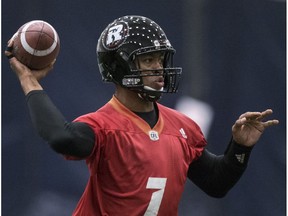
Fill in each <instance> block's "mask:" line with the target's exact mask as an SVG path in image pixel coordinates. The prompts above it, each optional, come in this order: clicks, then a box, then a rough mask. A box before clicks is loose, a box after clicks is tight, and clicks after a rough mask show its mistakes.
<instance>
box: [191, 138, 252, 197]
mask: <svg viewBox="0 0 288 216" xmlns="http://www.w3.org/2000/svg"><path fill="white" fill-rule="evenodd" d="M251 151H252V147H245V146H242V145H239V144H237V143H236V142H235V141H233V140H231V142H230V144H229V146H228V148H227V150H226V151H225V154H224V155H221V156H216V155H214V154H212V153H210V152H209V151H208V150H207V149H206V150H204V151H203V154H202V155H201V157H200V158H199V159H198V160H197V161H195V162H193V163H192V164H191V165H190V166H189V170H188V178H189V179H190V180H191V181H193V182H194V183H195V184H196V185H197V186H198V187H199V188H201V189H202V190H203V191H204V192H205V193H207V194H208V195H210V196H213V197H224V196H225V195H226V194H227V192H228V191H229V190H230V189H231V188H232V187H233V186H234V185H235V184H236V183H237V181H238V180H239V179H240V177H241V176H242V174H243V173H244V171H245V169H246V167H247V165H248V160H249V157H250V153H251Z"/></svg>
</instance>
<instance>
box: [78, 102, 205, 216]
mask: <svg viewBox="0 0 288 216" xmlns="http://www.w3.org/2000/svg"><path fill="white" fill-rule="evenodd" d="M157 106H158V109H159V120H158V122H157V124H156V125H155V127H154V128H153V129H151V128H150V127H149V125H148V124H147V123H146V122H145V121H144V120H142V119H141V118H140V117H138V116H137V115H136V114H134V113H133V112H131V111H129V110H128V109H127V108H126V107H124V106H123V105H122V104H121V103H120V102H119V101H118V100H117V99H116V98H115V97H113V98H112V99H111V100H110V101H109V103H107V104H106V105H105V106H103V107H102V108H101V109H99V110H98V111H96V112H94V113H89V114H87V115H84V116H81V117H79V118H78V119H76V121H81V122H85V123H87V124H88V125H90V126H91V128H93V130H94V131H95V134H96V145H95V148H94V150H93V153H92V154H91V155H90V156H89V157H88V158H87V160H86V162H87V165H88V168H89V171H90V178H89V181H88V183H87V186H86V189H85V191H84V194H83V195H82V197H81V199H80V201H79V203H78V205H77V207H76V209H75V211H74V214H73V215H74V216H96V215H97V216H99V215H110V216H111V215H112V216H114V215H116V216H118V215H121V216H125V215H127V216H128V215H129V216H131V215H133V216H134V215H144V214H145V212H146V214H145V215H156V214H157V213H158V215H163V216H169V215H173V216H175V215H177V211H178V204H179V201H180V198H181V194H182V191H183V188H184V184H185V181H186V176H187V170H188V166H189V164H190V163H191V162H192V161H193V160H195V159H197V158H198V157H199V156H200V155H201V153H202V151H203V148H204V147H205V145H206V140H205V139H204V137H203V135H202V132H201V131H200V129H199V127H198V126H197V125H196V124H195V123H194V122H193V121H192V120H191V119H189V118H188V117H186V116H184V115H182V114H180V113H179V112H177V111H175V110H172V109H169V108H167V107H164V106H162V105H160V104H157ZM149 131H153V132H152V135H149ZM153 139H154V140H153ZM155 139H156V140H155ZM147 183H148V184H147ZM152 197H153V198H152ZM148 206H149V207H148ZM148 211H150V212H149V213H148Z"/></svg>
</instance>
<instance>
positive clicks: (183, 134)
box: [179, 128, 187, 139]
mask: <svg viewBox="0 0 288 216" xmlns="http://www.w3.org/2000/svg"><path fill="white" fill-rule="evenodd" d="M179 131H180V133H181V135H182V136H183V138H185V139H187V135H186V133H185V131H184V129H183V128H181V129H180V130H179Z"/></svg>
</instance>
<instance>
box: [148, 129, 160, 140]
mask: <svg viewBox="0 0 288 216" xmlns="http://www.w3.org/2000/svg"><path fill="white" fill-rule="evenodd" d="M149 137H150V139H151V140H153V141H157V140H159V135H158V132H157V131H154V130H151V131H149Z"/></svg>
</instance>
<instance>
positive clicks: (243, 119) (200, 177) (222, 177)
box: [188, 109, 279, 197]
mask: <svg viewBox="0 0 288 216" xmlns="http://www.w3.org/2000/svg"><path fill="white" fill-rule="evenodd" d="M272 113H273V111H272V110H271V109H267V110H265V111H263V112H246V113H244V114H242V115H241V116H240V117H239V119H237V120H236V122H235V124H234V125H233V126H232V135H233V138H232V139H231V142H230V144H229V146H228V148H227V150H226V151H225V154H224V155H222V156H216V155H214V154H212V153H210V152H209V151H208V150H207V149H206V150H204V151H203V154H202V155H201V157H200V158H199V159H198V160H197V161H195V162H193V163H192V164H191V165H190V167H189V171H188V178H189V179H190V180H192V181H193V182H194V183H195V184H196V185H198V186H199V187H200V188H201V189H202V190H203V191H205V192H206V193H207V194H209V195H211V196H214V197H223V196H225V195H226V193H227V192H228V191H229V190H230V189H231V188H232V187H233V186H234V185H235V184H236V182H237V181H238V180H239V179H240V177H241V176H242V174H243V173H244V171H245V169H246V167H247V164H248V160H249V157H250V153H251V151H252V148H253V146H254V145H255V144H256V143H257V142H258V140H259V139H260V137H261V135H262V134H263V132H264V130H265V129H266V128H268V127H270V126H273V125H277V124H278V123H279V121H278V120H275V119H274V120H268V121H263V120H264V119H265V118H266V117H267V116H269V115H271V114H272Z"/></svg>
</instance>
